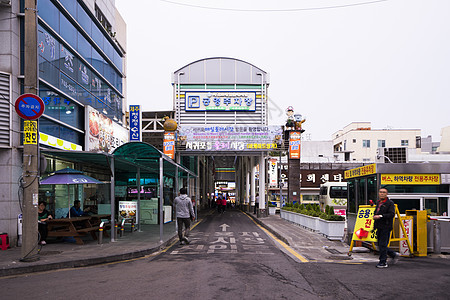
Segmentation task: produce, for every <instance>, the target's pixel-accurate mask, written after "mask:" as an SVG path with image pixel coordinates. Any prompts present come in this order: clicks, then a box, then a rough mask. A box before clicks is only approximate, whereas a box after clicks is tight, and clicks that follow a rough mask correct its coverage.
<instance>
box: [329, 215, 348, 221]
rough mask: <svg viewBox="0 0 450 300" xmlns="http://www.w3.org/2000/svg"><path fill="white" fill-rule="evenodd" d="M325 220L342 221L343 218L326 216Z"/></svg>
mask: <svg viewBox="0 0 450 300" xmlns="http://www.w3.org/2000/svg"><path fill="white" fill-rule="evenodd" d="M327 220H328V221H344V220H345V218H344V217H343V216H340V215H331V216H328V219H327Z"/></svg>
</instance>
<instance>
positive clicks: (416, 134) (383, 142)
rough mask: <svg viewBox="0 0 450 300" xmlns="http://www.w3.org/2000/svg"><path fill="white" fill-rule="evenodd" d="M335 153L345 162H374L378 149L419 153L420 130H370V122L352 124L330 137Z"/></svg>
mask: <svg viewBox="0 0 450 300" xmlns="http://www.w3.org/2000/svg"><path fill="white" fill-rule="evenodd" d="M332 140H333V148H334V152H335V153H343V154H344V160H345V161H359V162H374V161H376V158H377V154H378V153H377V149H378V148H397V147H405V148H407V149H415V150H416V151H417V152H418V153H419V152H421V130H420V129H372V125H371V123H370V122H352V123H350V124H349V125H347V126H345V127H344V128H343V129H341V130H338V131H337V132H335V133H334V134H333V136H332Z"/></svg>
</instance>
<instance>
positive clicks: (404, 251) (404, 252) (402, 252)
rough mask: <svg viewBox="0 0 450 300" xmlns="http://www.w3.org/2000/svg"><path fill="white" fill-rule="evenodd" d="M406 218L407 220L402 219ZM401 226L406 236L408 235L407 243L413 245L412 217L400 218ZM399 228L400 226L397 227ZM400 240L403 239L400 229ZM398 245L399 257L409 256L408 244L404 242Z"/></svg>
mask: <svg viewBox="0 0 450 300" xmlns="http://www.w3.org/2000/svg"><path fill="white" fill-rule="evenodd" d="M403 218H407V219H403ZM402 222H403V226H405V231H406V235H408V238H409V243H410V244H411V245H412V244H413V235H412V233H413V217H412V216H406V217H402ZM399 227H400V226H399ZM399 230H400V238H404V237H405V235H404V234H403V230H402V229H401V228H400V229H399ZM399 243H400V249H399V252H400V255H404V256H409V255H410V254H411V253H410V252H409V247H408V242H407V241H406V240H404V241H399Z"/></svg>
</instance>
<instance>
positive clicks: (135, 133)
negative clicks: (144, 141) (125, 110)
mask: <svg viewBox="0 0 450 300" xmlns="http://www.w3.org/2000/svg"><path fill="white" fill-rule="evenodd" d="M132 141H141V106H140V105H130V142H132Z"/></svg>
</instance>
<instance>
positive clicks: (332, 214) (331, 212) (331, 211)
mask: <svg viewBox="0 0 450 300" xmlns="http://www.w3.org/2000/svg"><path fill="white" fill-rule="evenodd" d="M328 215H329V216H334V207H333V206H330V207H329V211H328Z"/></svg>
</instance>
